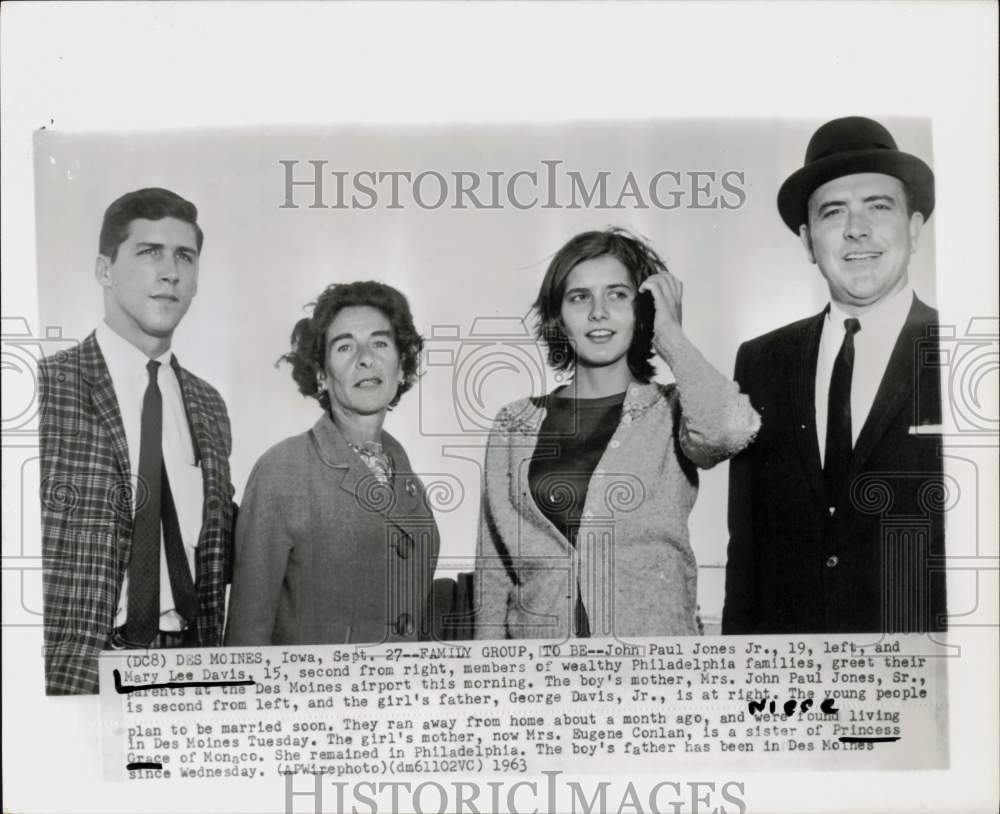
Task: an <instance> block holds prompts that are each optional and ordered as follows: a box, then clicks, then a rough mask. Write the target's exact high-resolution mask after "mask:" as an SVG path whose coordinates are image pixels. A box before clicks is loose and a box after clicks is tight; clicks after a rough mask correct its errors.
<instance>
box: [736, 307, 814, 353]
mask: <svg viewBox="0 0 1000 814" xmlns="http://www.w3.org/2000/svg"><path fill="white" fill-rule="evenodd" d="M819 316H820V315H819V314H814V315H813V316H811V317H806V318H805V319H800V320H796V321H795V322H792V323H789V324H788V325H783V326H782V327H780V328H775V329H774V330H773V331H768V332H767V333H766V334H761V335H760V336H757V337H754V338H753V339H748V340H747V341H746V342H744V343H743V344H742V345H741V346H740V353H741V354H744V355H747V356H755V355H759V354H762V353H767V352H770V351H774V350H780V349H783V348H786V347H788V346H790V345H797V344H798V343H799V342H800V341H801V340H802V338H803V337H804V336H805V335H807V334H808V333H809V331H810V330H811V329H813V328H814V327H815V326H816V324H818V319H819Z"/></svg>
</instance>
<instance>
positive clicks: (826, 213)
mask: <svg viewBox="0 0 1000 814" xmlns="http://www.w3.org/2000/svg"><path fill="white" fill-rule="evenodd" d="M843 211H844V210H843V209H841V208H840V207H830V208H829V209H825V210H823V212H822V213H820V216H819V218H820V220H830V218H833V217H836V216H837V215H839V214H840V213H841V212H843Z"/></svg>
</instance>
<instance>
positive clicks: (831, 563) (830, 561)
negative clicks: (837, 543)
mask: <svg viewBox="0 0 1000 814" xmlns="http://www.w3.org/2000/svg"><path fill="white" fill-rule="evenodd" d="M839 563H840V558H839V557H838V556H837V555H836V554H833V555H832V556H829V557H827V558H826V567H827V568H836V567H837V565H838V564H839Z"/></svg>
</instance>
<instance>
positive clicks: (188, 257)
mask: <svg viewBox="0 0 1000 814" xmlns="http://www.w3.org/2000/svg"><path fill="white" fill-rule="evenodd" d="M177 257H178V258H179V259H181V260H183V261H184V262H185V263H193V262H194V255H191V254H188V253H187V252H180V253H179V254H178V255H177Z"/></svg>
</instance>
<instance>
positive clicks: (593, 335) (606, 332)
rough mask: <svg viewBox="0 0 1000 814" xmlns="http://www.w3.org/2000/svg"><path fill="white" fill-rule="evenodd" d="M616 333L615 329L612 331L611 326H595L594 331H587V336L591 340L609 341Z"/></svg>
mask: <svg viewBox="0 0 1000 814" xmlns="http://www.w3.org/2000/svg"><path fill="white" fill-rule="evenodd" d="M615 333H616V332H615V331H612V330H611V329H609V328H595V329H594V330H592V331H587V333H586V334H585V336H586V337H587V339H589V340H590V341H591V342H607V341H608V340H609V339H611V337H613V336H614V335H615Z"/></svg>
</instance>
